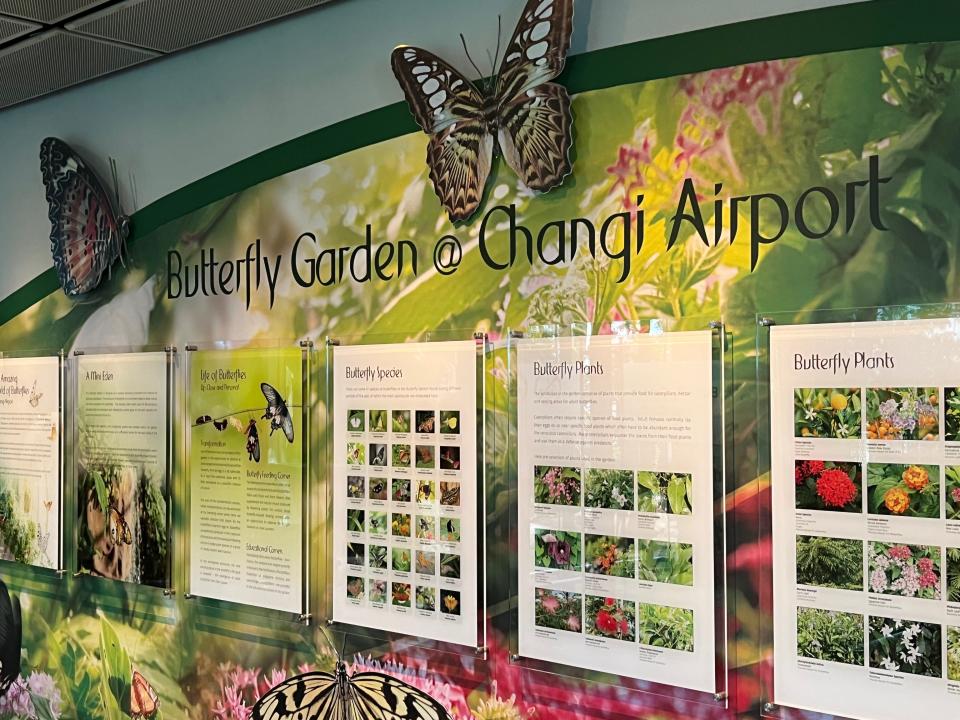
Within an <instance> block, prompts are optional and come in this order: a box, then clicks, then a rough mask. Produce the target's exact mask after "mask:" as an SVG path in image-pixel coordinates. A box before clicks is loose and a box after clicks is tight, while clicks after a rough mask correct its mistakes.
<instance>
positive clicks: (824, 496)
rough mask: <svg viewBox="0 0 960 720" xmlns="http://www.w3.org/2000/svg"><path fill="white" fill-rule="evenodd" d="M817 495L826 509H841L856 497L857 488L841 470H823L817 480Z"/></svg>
mask: <svg viewBox="0 0 960 720" xmlns="http://www.w3.org/2000/svg"><path fill="white" fill-rule="evenodd" d="M817 495H819V496H820V499H821V500H823V504H824V505H826V506H827V507H835V508H842V507H843V506H844V505H846V504H848V503H850V502H853V500H854V499H855V498H856V497H857V486H856V485H854V484H853V480H851V479H850V476H849V475H847V473H845V472H844V471H843V470H840V469H839V468H830V469H829V470H824V471H823V472H822V473H821V474H820V477H819V478H818V479H817Z"/></svg>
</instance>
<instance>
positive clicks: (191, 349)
mask: <svg viewBox="0 0 960 720" xmlns="http://www.w3.org/2000/svg"><path fill="white" fill-rule="evenodd" d="M184 350H186V351H187V352H196V350H197V346H196V345H185V346H184Z"/></svg>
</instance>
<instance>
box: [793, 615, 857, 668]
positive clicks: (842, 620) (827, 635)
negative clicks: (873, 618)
mask: <svg viewBox="0 0 960 720" xmlns="http://www.w3.org/2000/svg"><path fill="white" fill-rule="evenodd" d="M863 632H864V631H863V615H858V614H856V613H847V612H836V611H833V610H820V609H818V608H805V607H798V608H797V655H799V656H801V657H808V658H813V659H814V660H828V661H830V662H838V663H845V664H847V665H863Z"/></svg>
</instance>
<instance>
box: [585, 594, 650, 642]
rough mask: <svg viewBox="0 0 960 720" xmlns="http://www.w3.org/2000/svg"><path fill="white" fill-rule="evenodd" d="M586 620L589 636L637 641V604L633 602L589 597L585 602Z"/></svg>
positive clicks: (595, 596) (586, 629) (603, 597)
mask: <svg viewBox="0 0 960 720" xmlns="http://www.w3.org/2000/svg"><path fill="white" fill-rule="evenodd" d="M584 619H585V620H586V624H585V626H584V629H585V631H586V633H587V635H596V636H599V637H604V638H609V639H611V640H623V641H624V642H636V641H637V604H636V603H635V602H634V601H633V600H620V599H619V598H612V597H605V596H597V595H587V596H586V598H585V600H584Z"/></svg>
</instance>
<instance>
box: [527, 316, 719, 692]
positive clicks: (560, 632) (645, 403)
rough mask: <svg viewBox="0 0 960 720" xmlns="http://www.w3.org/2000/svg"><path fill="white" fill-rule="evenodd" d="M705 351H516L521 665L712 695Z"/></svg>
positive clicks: (571, 343) (643, 338) (648, 341)
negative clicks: (525, 661) (565, 668)
mask: <svg viewBox="0 0 960 720" xmlns="http://www.w3.org/2000/svg"><path fill="white" fill-rule="evenodd" d="M712 343H713V339H712V334H711V332H710V331H703V332H677V333H672V334H666V335H661V336H656V337H653V336H649V335H633V336H626V337H606V336H604V337H571V338H563V339H542V340H541V339H531V340H519V341H518V342H517V443H518V448H517V450H518V452H517V473H518V480H517V485H518V493H519V498H518V505H519V525H518V527H519V534H520V535H519V540H518V546H519V547H518V552H519V554H520V557H519V564H518V567H519V585H518V592H519V654H520V656H521V657H529V658H535V659H539V660H545V661H549V662H554V663H562V664H566V665H571V666H577V667H582V668H587V669H591V670H598V671H602V672H609V673H614V674H617V675H623V676H629V677H635V678H642V679H645V680H651V681H654V682H658V683H665V684H669V685H675V686H680V687H686V688H691V689H694V690H701V691H707V692H714V688H715V685H716V679H715V677H716V676H715V667H716V665H715V650H714V636H715V623H714V620H715V611H714V566H713V563H714V558H713V553H714V548H713V488H714V468H713V452H714V450H713V439H712V434H713V398H712V369H713V368H712V352H713V350H712V348H713V345H712Z"/></svg>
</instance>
